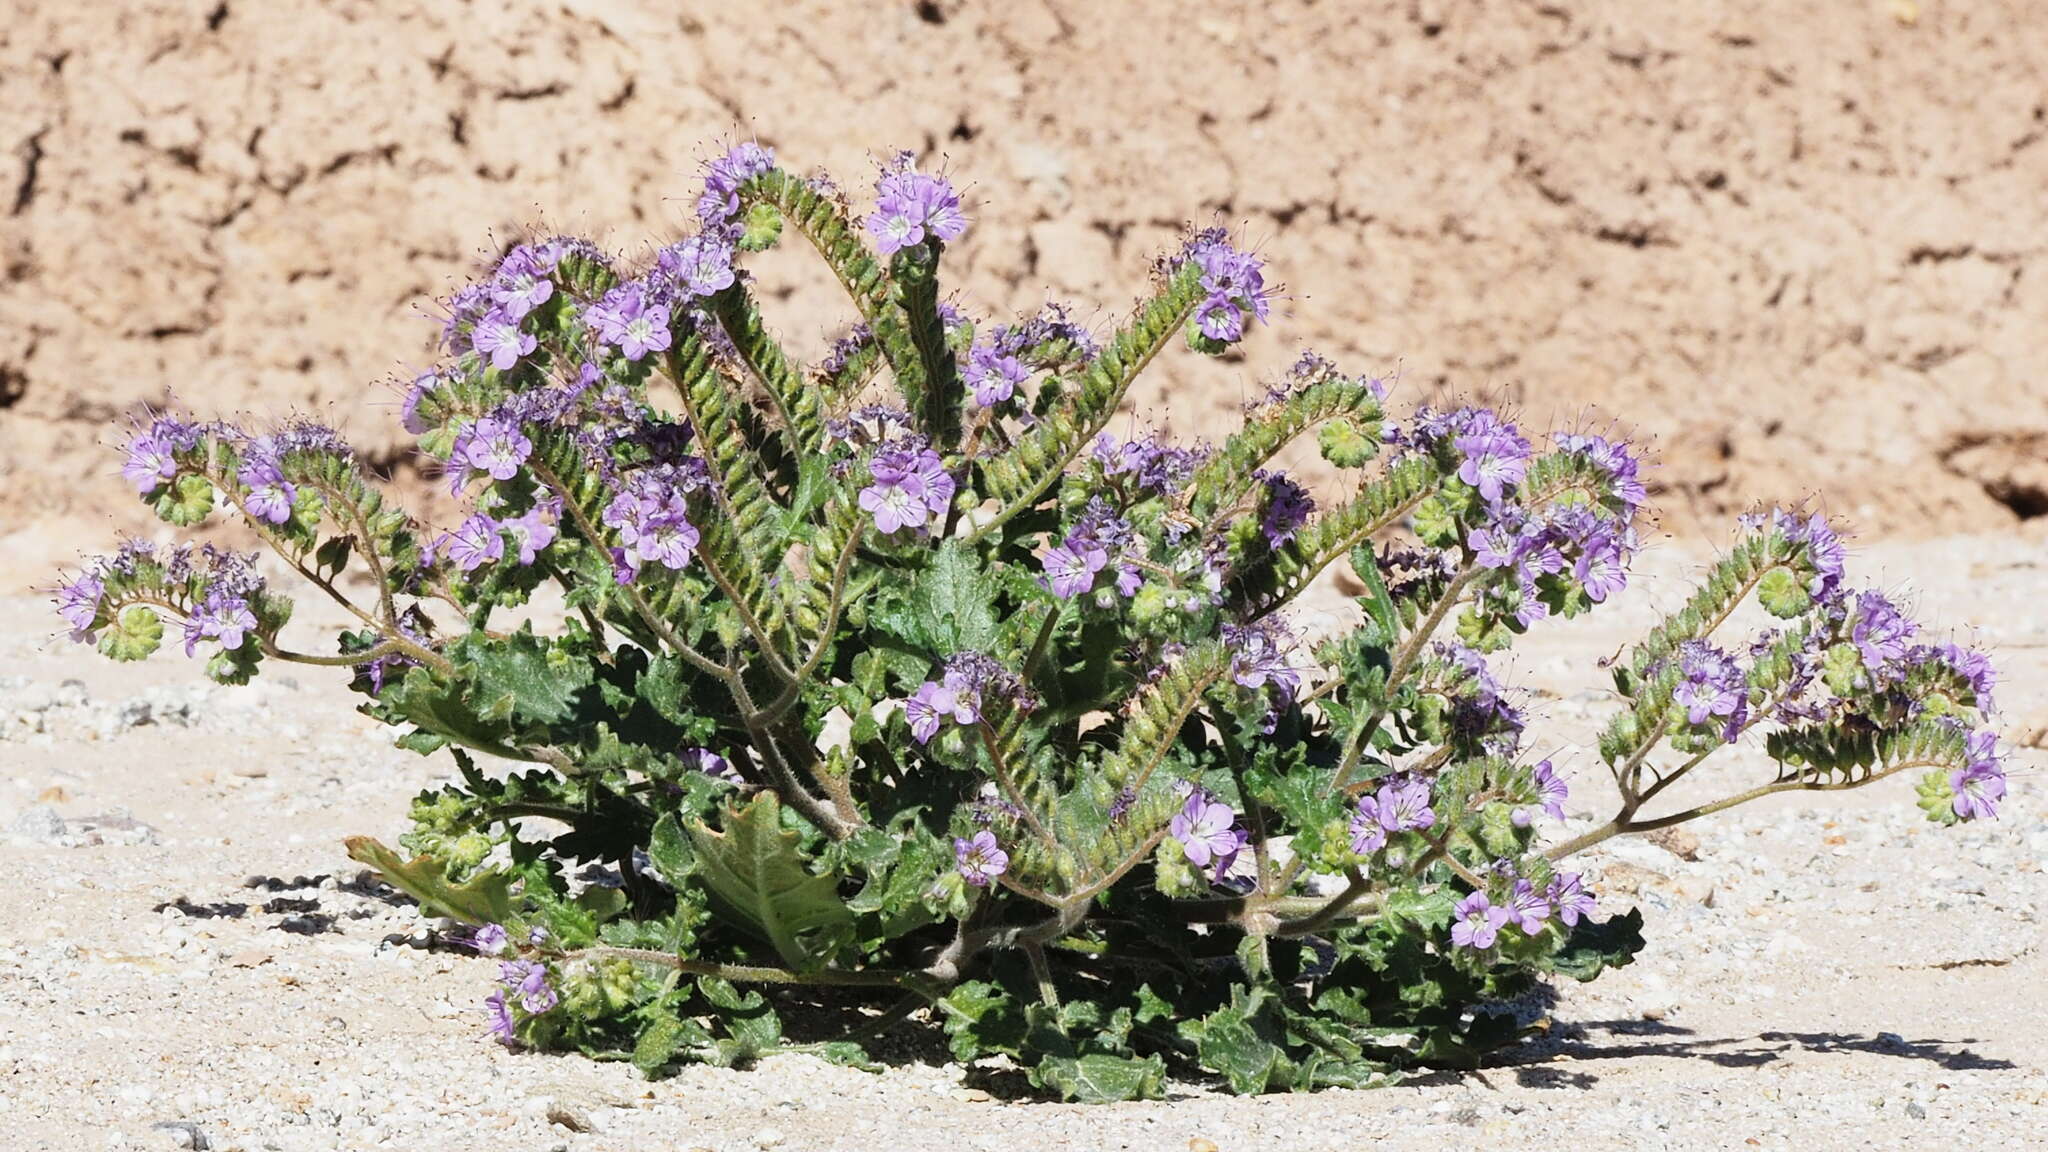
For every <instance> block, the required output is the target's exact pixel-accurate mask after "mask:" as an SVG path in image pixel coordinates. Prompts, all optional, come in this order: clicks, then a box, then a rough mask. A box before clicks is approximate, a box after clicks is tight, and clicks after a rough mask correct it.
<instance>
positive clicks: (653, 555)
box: [604, 460, 710, 584]
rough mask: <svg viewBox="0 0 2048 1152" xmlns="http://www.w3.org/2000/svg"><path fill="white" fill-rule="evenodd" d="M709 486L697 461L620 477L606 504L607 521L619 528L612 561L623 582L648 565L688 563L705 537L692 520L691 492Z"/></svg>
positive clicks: (663, 466) (666, 566) (619, 578)
mask: <svg viewBox="0 0 2048 1152" xmlns="http://www.w3.org/2000/svg"><path fill="white" fill-rule="evenodd" d="M709 486H710V479H709V477H708V476H707V475H706V473H705V470H704V467H703V462H702V461H699V460H693V461H691V462H689V463H685V464H657V465H654V466H652V467H649V468H643V469H639V470H637V471H634V472H630V473H628V474H627V475H626V476H625V477H624V479H622V480H621V481H620V483H619V486H618V491H617V493H616V494H615V495H614V496H613V497H612V498H611V501H610V502H609V503H607V504H606V505H605V507H604V523H605V525H606V526H607V527H609V528H611V529H612V530H613V531H615V532H616V533H618V538H619V545H618V547H616V548H614V549H612V562H613V567H614V571H615V573H616V575H617V577H618V580H619V582H620V583H622V584H629V583H632V582H633V580H634V579H636V578H637V577H638V576H639V575H640V570H641V569H642V568H643V567H645V566H646V565H648V564H659V565H661V566H662V567H664V568H668V569H671V570H676V569H681V568H684V567H686V566H688V565H689V563H690V557H691V556H692V555H693V554H694V553H695V552H696V549H697V543H698V541H699V540H700V539H701V538H702V537H701V536H700V535H699V533H698V531H697V526H696V525H695V524H692V523H691V522H690V505H689V497H690V496H691V494H692V493H695V492H699V491H702V490H704V489H706V488H708V487H709Z"/></svg>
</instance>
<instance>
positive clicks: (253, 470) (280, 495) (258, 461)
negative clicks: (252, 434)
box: [235, 438, 299, 524]
mask: <svg viewBox="0 0 2048 1152" xmlns="http://www.w3.org/2000/svg"><path fill="white" fill-rule="evenodd" d="M235 479H237V480H239V481H241V484H242V486H243V487H244V488H247V489H248V490H249V493H248V495H246V496H244V497H243V498H242V507H243V508H245V509H247V510H248V513H249V515H251V516H254V517H255V518H256V519H258V520H261V521H263V522H265V523H267V524H282V523H284V522H285V521H287V520H289V519H291V517H292V505H293V503H295V502H296V501H297V500H298V498H299V490H298V488H297V486H295V485H294V484H292V482H291V481H289V480H286V479H285V478H284V470H283V469H282V468H281V467H280V466H279V461H278V457H277V455H276V453H275V450H274V448H273V447H272V446H271V444H270V443H269V442H268V440H267V438H266V440H259V441H257V442H256V444H254V445H252V446H251V448H250V450H249V452H248V453H247V454H246V455H245V456H244V457H243V459H242V466H241V468H240V469H238V470H237V471H236V473H235Z"/></svg>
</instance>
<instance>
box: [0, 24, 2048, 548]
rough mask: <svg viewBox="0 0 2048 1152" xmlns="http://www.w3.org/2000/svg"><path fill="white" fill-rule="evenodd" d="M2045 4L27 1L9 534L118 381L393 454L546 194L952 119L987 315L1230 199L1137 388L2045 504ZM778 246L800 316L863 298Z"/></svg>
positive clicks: (4, 145) (1183, 419)
mask: <svg viewBox="0 0 2048 1152" xmlns="http://www.w3.org/2000/svg"><path fill="white" fill-rule="evenodd" d="M2033 8H2034V6H2033V5H2031V4H2029V3H2027V2H2026V0H1982V2H1976V3H1967V4H1966V3H1938V2H1933V0H1919V2H1915V0H1834V2H1830V3H1824V4H1820V5H1805V6H1794V5H1785V4H1779V3H1766V2H1761V0H1758V2H1730V3H1708V4H1695V5H1638V4H1633V3H1626V2H1616V3H1590V4H1570V5H1567V4H1561V3H1551V4H1545V3H1510V2H1486V3H1450V2H1448V0H1401V2H1395V3H1364V2H1355V3H1354V2H1339V0H1320V2H1313V0H1273V2H1270V3H1235V2H1225V0H1212V2H1209V3H1203V4H1196V5H1183V4H1179V3H1173V2H1169V0H1138V2H1133V3H1128V4H1120V5H1114V6H1111V7H1108V8H1104V7H1102V6H1097V5H1083V4H1078V3H1071V2H1066V0H1058V2H1055V0H1014V2H1005V3H1000V4H996V3H970V2H967V0H919V2H915V3H911V2H896V0H891V2H887V3H883V2H879V0H878V2H875V3H852V2H847V0H839V2H836V3H808V4H803V3H750V4H739V5H710V4H682V5H673V4H660V3H626V2H619V3H601V2H598V0H557V2H555V3H545V4H542V3H528V2H509V3H496V2H493V3H455V2H450V0H434V2H425V3H401V2H390V3H375V2H365V0H333V2H326V3H316V2H312V0H267V2H264V3H256V2H254V0H129V2H112V0H86V2H81V0H8V4H7V10H8V16H7V19H6V20H4V21H0V543H5V542H9V541H11V543H9V544H8V546H9V548H10V550H12V551H14V552H15V557H14V558H15V559H16V560H17V561H21V562H30V561H33V560H39V559H40V557H39V556H31V554H32V553H40V552H44V551H57V552H58V554H63V555H68V553H69V551H70V548H71V547H73V544H72V543H71V542H70V541H68V540H64V539H62V537H63V536H64V535H65V534H64V533H58V532H55V531H53V529H52V527H51V526H52V525H55V524H61V523H66V522H69V521H75V520H79V519H89V520H93V521H96V522H98V523H99V524H100V526H101V531H100V532H96V533H94V536H95V537H97V536H99V535H103V534H104V522H105V521H106V520H107V519H108V518H109V517H112V518H114V519H115V520H117V521H118V522H119V523H122V524H136V525H139V524H140V523H141V522H142V521H141V515H142V510H141V509H140V508H139V507H137V506H136V505H135V503H134V502H133V501H132V500H130V499H129V498H128V494H127V492H126V491H124V488H123V485H122V484H121V483H120V481H119V478H118V476H117V475H115V462H114V457H113V456H112V455H111V453H109V452H108V451H107V450H106V449H105V447H104V445H105V444H106V443H107V442H108V441H110V440H113V439H116V438H117V437H118V432H117V431H116V430H115V428H114V427H113V426H114V425H115V424H117V423H118V422H119V421H120V420H121V419H122V418H124V417H126V416H129V415H132V414H135V413H138V412H141V411H142V410H143V409H144V407H145V406H146V405H151V404H164V403H168V402H172V401H175V402H177V403H179V404H182V405H184V406H187V407H189V408H191V409H193V410H195V411H197V412H199V413H202V414H213V413H239V414H242V415H245V416H249V417H254V418H256V419H259V420H261V419H264V418H269V417H277V416H281V415H284V414H287V413H290V412H293V411H312V412H315V413H318V414H320V415H323V416H324V417H326V418H328V419H331V420H334V421H335V422H338V423H340V424H341V425H342V426H343V427H344V428H346V429H348V430H349V431H350V432H351V434H352V435H354V436H355V437H357V438H358V439H359V440H360V441H361V442H362V443H364V444H365V445H366V446H368V447H369V448H370V449H371V450H372V452H373V455H374V456H375V457H376V458H378V459H380V460H382V461H383V462H386V463H394V462H396V461H397V457H396V455H395V452H396V441H395V439H394V435H395V434H396V433H397V432H398V429H397V422H396V420H395V419H394V418H393V417H394V415H395V413H393V412H392V411H390V408H391V402H392V391H391V389H390V388H389V387H388V384H389V381H390V380H392V379H393V378H395V377H396V376H397V375H399V374H400V373H402V372H404V371H405V370H406V369H407V368H408V367H412V366H418V365H421V364H422V363H423V361H424V360H425V358H426V356H427V352H428V349H427V342H428V339H429V334H430V332H431V324H430V323H429V321H428V319H427V317H428V316H430V315H431V313H432V311H433V304H432V300H433V298H435V297H437V296H440V295H443V294H445V293H446V292H447V291H448V290H449V289H450V288H451V287H452V286H453V285H454V284H455V283H457V282H458V281H459V280H460V279H461V278H463V277H465V276H467V275H468V274H469V273H470V272H471V271H472V270H474V269H475V268H476V267H477V266H478V265H479V263H480V262H482V261H484V260H486V259H488V258H490V257H491V256H492V255H494V254H495V253H496V252H497V251H499V250H500V249H502V248H503V247H505V246H507V245H509V244H511V243H513V242H515V241H517V240H518V239H520V238H522V237H524V236H526V235H528V234H529V233H531V232H533V231H535V230H537V229H538V230H549V231H552V230H573V231H578V232H582V233H586V234H589V235H592V236H593V237H595V238H597V239H599V240H600V241H601V242H603V243H605V244H606V245H608V246H609V247H611V248H613V249H615V250H619V251H622V252H627V253H632V252H636V251H645V250H646V248H647V246H648V245H650V244H651V243H653V242H656V241H658V240H660V239H662V238H665V237H668V236H671V235H672V234H674V233H675V232H676V231H677V229H678V228H679V227H680V226H681V224H682V223H683V221H684V220H685V219H686V218H687V217H688V215H689V198H690V196H691V195H692V191H691V190H692V187H693V185H694V183H695V180H696V176H697V166H698V163H699V162H700V161H701V160H702V159H703V158H704V157H705V156H706V155H708V154H709V153H710V151H711V149H712V147H713V146H714V145H715V144H716V143H717V142H718V141H719V140H720V139H721V138H723V139H730V138H731V137H733V136H735V135H739V136H754V137H757V138H758V139H760V140H761V141H763V142H764V143H767V144H770V145H772V146H774V147H775V148H776V149H777V150H778V151H779V153H780V154H781V156H782V158H783V159H784V161H785V163H786V164H788V165H789V166H791V167H793V168H797V169H799V170H802V169H807V168H810V167H812V166H823V167H826V168H828V169H829V170H830V171H832V172H834V173H836V174H838V176H839V177H840V179H841V182H842V183H843V184H844V185H845V186H847V187H848V188H849V189H850V190H853V191H855V192H856V193H857V194H862V195H864V194H865V193H866V191H867V187H868V184H869V177H870V175H871V164H872V159H873V158H874V157H875V156H878V155H881V154H883V153H884V152H886V151H887V150H888V149H891V148H894V147H898V146H901V147H907V148H912V149H915V150H917V151H918V152H919V153H920V154H922V155H923V156H925V157H928V158H931V159H934V160H936V159H939V158H943V160H944V162H945V163H946V165H947V166H948V168H949V170H950V171H951V172H952V173H953V174H954V175H955V177H956V178H957V179H959V180H961V181H962V182H964V183H965V184H967V185H968V191H969V200H970V202H971V204H972V207H973V214H974V217H975V224H974V227H973V229H972V230H971V231H970V233H969V235H968V237H967V239H966V240H965V242H964V243H963V245H961V246H960V249H959V250H958V252H957V254H956V256H955V257H953V259H952V264H953V272H954V277H953V282H954V284H955V285H956V286H957V287H958V288H959V289H960V290H961V291H962V294H963V298H964V301H965V302H966V303H967V304H968V305H969V306H970V307H972V308H973V309H975V310H976V311H978V312H981V313H984V314H995V313H1007V312H1010V311H1013V310H1018V309H1027V308H1031V307H1034V306H1035V305H1036V304H1037V303H1039V302H1040V301H1041V300H1043V299H1044V298H1046V297H1047V296H1048V295H1050V296H1053V297H1056V298H1060V299H1069V300H1073V301H1075V302H1077V303H1079V304H1081V305H1082V314H1083V315H1087V316H1091V317H1093V318H1094V320H1095V322H1096V323H1097V324H1098V325H1099V326H1100V327H1103V328H1107V327H1108V326H1109V325H1110V324H1111V323H1112V321H1113V320H1114V319H1115V317H1116V316H1117V315H1119V314H1120V313H1121V312H1122V311H1123V310H1124V309H1125V308H1126V307H1127V305H1128V304H1129V302H1130V301H1131V299H1132V298H1133V297H1134V296H1135V295H1136V294H1137V293H1138V292H1140V291H1141V290H1142V288H1143V286H1144V283H1145V277H1146V268H1147V263H1148V260H1149V258H1150V257H1151V255H1152V254H1154V253H1155V252H1157V251H1158V250H1160V249H1161V248H1163V247H1165V246H1167V245H1168V244H1170V242H1171V240H1172V238H1173V235H1174V233H1175V232H1176V231H1177V230H1178V229H1179V228H1180V227H1181V225H1182V223H1183V221H1187V220H1195V221H1200V222H1207V221H1209V220H1211V219H1218V218H1220V219H1221V220H1223V221H1224V222H1227V223H1229V224H1231V225H1232V226H1234V227H1237V228H1240V229H1242V230H1243V232H1244V233H1245V234H1247V235H1248V236H1249V237H1250V239H1251V240H1252V241H1253V242H1255V243H1256V244H1257V245H1258V246H1259V247H1260V248H1261V249H1262V250H1263V251H1264V252H1265V253H1266V254H1267V255H1268V257H1269V258H1270V259H1271V261H1272V264H1273V267H1274V270H1275V274H1276V275H1277V276H1278V278H1280V279H1281V280H1284V281H1285V282H1286V284H1287V285H1288V288H1289V294H1290V297H1291V299H1290V300H1289V301H1288V302H1287V304H1286V309H1285V311H1286V313H1287V314H1286V315H1285V316H1284V317H1282V318H1280V320H1279V322H1278V323H1277V324H1276V325H1275V329H1276V330H1275V331H1274V332H1271V333H1267V334H1263V335H1262V336H1261V337H1260V338H1259V339H1257V340H1255V341H1253V342H1251V344H1250V346H1249V347H1250V349H1251V350H1250V352H1249V354H1248V357H1247V358H1246V359H1244V360H1241V361H1233V362H1226V363H1223V364H1216V363H1212V362H1204V361H1198V360H1196V359H1195V358H1193V357H1187V356H1181V357H1178V358H1168V359H1169V363H1168V366H1167V368H1166V370H1165V371H1164V372H1163V373H1158V374H1157V376H1156V378H1155V379H1154V380H1153V381H1152V382H1151V384H1150V390H1149V391H1148V392H1146V393H1145V394H1144V395H1143V396H1142V397H1140V398H1139V403H1138V405H1137V406H1138V407H1139V408H1140V409H1144V410H1146V411H1147V412H1148V413H1149V414H1150V415H1151V416H1152V417H1154V418H1159V419H1165V420H1167V422H1168V423H1170V424H1171V425H1172V427H1173V430H1174V431H1175V432H1177V433H1182V434H1200V433H1205V432H1212V431H1214V430H1216V429H1217V428H1219V427H1221V426H1223V424H1224V422H1225V421H1227V420H1228V419H1229V418H1231V416H1232V414H1233V411H1234V409H1235V408H1236V406H1237V404H1238V402H1239V401H1240V400H1241V399H1242V398H1244V397H1245V396H1247V395H1250V394H1253V393H1255V392H1257V391H1259V390H1260V385H1259V381H1260V379H1261V378H1262V377H1263V376H1264V375H1265V374H1267V373H1269V372H1271V371H1274V370H1276V369H1277V368H1278V367H1279V366H1281V365H1283V364H1285V363H1286V362H1287V361H1289V360H1290V359H1292V357H1293V355H1294V353H1295V352H1296V351H1297V350H1298V349H1299V348H1301V347H1302V346H1305V345H1307V346H1313V347H1316V348H1317V349H1319V350H1321V351H1324V352H1325V353H1327V354H1330V355H1333V356H1336V357H1337V358H1339V359H1340V360H1342V361H1344V362H1346V363H1348V364H1350V365H1353V366H1356V367H1370V368H1377V369H1381V370H1385V371H1390V372H1393V371H1398V372H1399V374H1400V376H1401V378H1402V380H1403V385H1404V386H1403V392H1402V394H1403V396H1405V397H1406V398H1407V399H1410V400H1417V399H1423V398H1427V397H1429V396H1432V395H1435V394H1438V393H1448V394H1455V395H1458V396H1465V397H1476V398H1481V399H1485V400H1490V401H1497V402H1498V401H1506V402H1509V403H1511V404H1512V405H1514V406H1515V407H1516V408H1517V409H1518V410H1519V411H1520V412H1521V413H1522V414H1523V416H1524V417H1525V418H1526V419H1527V420H1528V421H1530V422H1531V423H1536V424H1551V423H1567V424H1583V423H1594V424H1605V423H1607V422H1608V421H1610V420H1615V419H1619V420H1623V421H1626V422H1627V423H1626V425H1625V426H1626V427H1629V428H1632V429H1634V430H1635V431H1637V432H1639V433H1641V434H1643V435H1645V436H1647V437H1649V438H1650V439H1651V440H1652V441H1653V443H1654V448H1655V451H1656V453H1657V455H1658V456H1659V457H1660V458H1661V460H1662V462H1663V463H1662V467H1661V469H1659V470H1658V472H1657V473H1656V474H1655V478H1656V480H1657V484H1658V486H1659V487H1660V488H1661V489H1662V490H1663V492H1662V501H1661V503H1662V504H1663V506H1664V508H1665V510H1666V517H1667V519H1666V522H1667V524H1669V525H1671V526H1672V527H1674V528H1676V529H1679V530H1681V531H1684V530H1687V529H1689V528H1692V527H1697V526H1699V525H1701V524H1702V523H1703V522H1704V521H1705V520H1706V519H1707V518H1715V519H1718V518H1719V517H1720V516H1722V515H1723V514H1725V513H1727V512H1730V511H1733V510H1739V509H1740V508H1742V507H1744V506H1746V505H1749V504H1750V503H1752V502H1754V501H1757V500H1763V499H1773V500H1787V499H1798V498H1801V497H1805V496H1818V497H1820V498H1821V499H1822V500H1823V502H1824V503H1825V504H1826V506H1827V507H1828V508H1829V509H1830V510H1831V511H1833V512H1836V513H1838V514H1841V515H1843V516H1844V517H1846V518H1847V519H1848V520H1849V521H1850V522H1851V523H1853V524H1855V525H1856V526H1858V527H1859V528H1860V529H1861V530H1862V531H1863V532H1864V533H1865V534H1866V535H1869V534H1883V533H1904V534H1912V535H1923V534H1934V533H1955V532H1986V531H1993V532H1996V531H2004V530H2009V529H2012V528H2014V527H2016V526H2019V527H2023V529H2024V530H2025V531H2026V532H2027V534H2028V536H2029V537H2031V538H2036V539H2038V538H2043V537H2048V381H2044V380H2043V378H2042V376H2041V365H2042V364H2043V363H2044V362H2048V323H2044V319H2048V195H2044V190H2048V143H2044V138H2048V35H2043V34H2042V33H2041V26H2040V25H2039V23H2037V22H2036V21H2037V20H2038V13H2037V12H2033V11H2032V9H2033ZM765 274H766V279H765V281H764V282H765V283H767V284H768V285H769V287H770V288H771V290H772V294H774V295H776V296H779V297H782V299H780V300H779V301H777V304H776V307H774V308H772V309H771V312H773V314H774V315H775V317H776V318H777V319H778V321H779V322H780V323H781V325H782V326H783V328H784V329H785V330H786V331H787V333H788V334H789V336H790V339H791V341H792V342H793V343H794V344H795V345H796V346H797V347H799V348H803V349H817V348H821V347H822V346H823V343H824V341H825V339H826V338H827V336H828V335H829V331H830V329H832V328H833V327H834V326H836V325H838V324H840V323H842V322H843V321H844V319H845V316H844V313H845V309H844V308H843V307H840V306H837V302H836V301H835V300H834V299H832V297H831V296H830V295H829V294H827V292H826V291H825V289H824V288H823V287H821V286H820V285H819V283H818V282H819V279H820V278H819V277H817V276H816V275H815V274H814V270H811V269H806V268H802V267H800V266H798V265H796V264H790V265H788V266H787V267H785V266H784V265H782V264H779V263H776V262H774V261H770V263H769V266H768V267H767V268H766V273H765ZM799 283H801V284H803V285H805V286H804V287H802V288H798V287H797V285H798V284H799ZM2027 521H2031V523H2030V524H2028V523H2025V522H2027Z"/></svg>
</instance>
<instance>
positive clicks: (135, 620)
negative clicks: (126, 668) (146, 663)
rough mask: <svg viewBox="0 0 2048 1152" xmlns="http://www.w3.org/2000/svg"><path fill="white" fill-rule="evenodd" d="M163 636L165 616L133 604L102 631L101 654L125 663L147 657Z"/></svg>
mask: <svg viewBox="0 0 2048 1152" xmlns="http://www.w3.org/2000/svg"><path fill="white" fill-rule="evenodd" d="M163 640H164V622H163V618H162V617H160V616H158V615H157V614H156V610H155V609H153V608H150V607H147V606H146V605H142V604H130V605H129V606H127V607H126V608H123V609H121V613H120V615H118V616H116V617H114V619H113V622H112V623H110V624H108V625H107V627H106V628H104V629H102V630H101V631H100V639H99V650H100V655H102V656H105V657H107V658H108V659H110V660H119V661H121V662H123V663H126V662H128V661H131V660H147V659H148V658H149V657H150V656H151V655H152V654H154V653H155V652H156V650H157V648H158V647H159V646H160V645H162V643H163Z"/></svg>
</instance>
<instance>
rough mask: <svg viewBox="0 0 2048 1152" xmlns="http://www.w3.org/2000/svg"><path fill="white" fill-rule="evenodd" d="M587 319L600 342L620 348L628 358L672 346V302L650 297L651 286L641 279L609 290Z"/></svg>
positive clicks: (592, 308)
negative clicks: (668, 302) (648, 288)
mask: <svg viewBox="0 0 2048 1152" xmlns="http://www.w3.org/2000/svg"><path fill="white" fill-rule="evenodd" d="M585 318H586V319H587V320H588V322H589V323H590V325H591V326H592V327H593V328H595V329H596V330H597V338H598V340H599V341H600V342H602V343H605V344H609V345H611V346H613V347H615V348H617V349H618V350H619V353H620V355H622V356H624V357H625V358H626V359H628V360H634V361H638V360H640V359H641V358H643V357H645V356H646V355H647V354H648V353H649V352H661V351H665V350H667V348H668V346H669V309H668V305H666V304H660V303H656V302H654V301H652V300H650V299H648V290H647V286H646V285H644V284H641V283H639V282H638V281H634V282H630V283H626V284H621V285H619V286H618V287H616V288H614V289H612V290H611V291H609V292H607V293H605V294H604V299H602V300H600V301H598V302H597V303H596V304H594V305H592V306H591V308H590V310H589V311H588V312H587V313H585Z"/></svg>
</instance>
